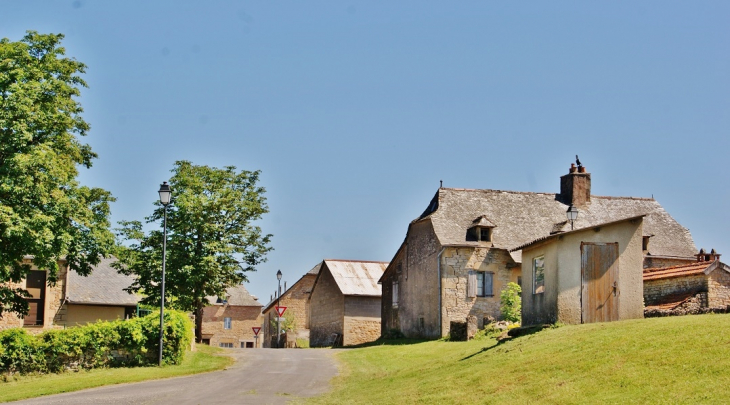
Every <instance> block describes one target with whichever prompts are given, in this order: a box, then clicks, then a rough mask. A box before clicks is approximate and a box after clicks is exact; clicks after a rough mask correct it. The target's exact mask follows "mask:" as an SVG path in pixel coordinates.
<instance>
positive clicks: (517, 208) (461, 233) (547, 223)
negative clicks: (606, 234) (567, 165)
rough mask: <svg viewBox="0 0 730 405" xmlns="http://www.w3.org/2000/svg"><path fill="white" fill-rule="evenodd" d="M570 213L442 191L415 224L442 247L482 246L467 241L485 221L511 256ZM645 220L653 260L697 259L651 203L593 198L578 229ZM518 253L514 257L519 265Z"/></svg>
mask: <svg viewBox="0 0 730 405" xmlns="http://www.w3.org/2000/svg"><path fill="white" fill-rule="evenodd" d="M567 209H568V206H567V205H565V204H563V203H561V202H560V201H558V199H557V195H556V194H554V193H532V192H516V191H501V190H474V189H457V188H440V189H439V190H438V192H437V193H436V195H435V196H434V199H433V200H432V201H431V203H430V204H429V207H428V209H427V210H426V211H425V212H424V213H423V214H422V215H421V217H419V218H418V219H416V220H415V221H414V222H417V221H421V220H425V219H430V220H431V221H432V223H433V227H434V231H435V232H436V235H437V237H438V240H439V242H440V243H441V245H442V246H449V245H452V246H455V245H456V246H470V245H474V246H478V245H479V243H478V242H469V241H467V240H466V238H465V235H466V233H467V230H468V229H469V228H470V227H472V226H473V224H472V222H473V221H474V219H475V218H478V217H480V216H482V215H483V216H485V217H487V218H489V220H490V222H492V223H493V224H494V225H495V227H494V229H493V234H492V241H493V244H494V246H495V247H497V248H503V249H507V250H512V249H514V248H516V247H518V246H520V245H523V244H525V243H528V242H531V241H534V240H536V239H539V238H541V237H544V236H547V235H550V233H551V232H554V231H555V228H556V226H555V225H556V224H557V223H560V222H563V221H565V220H566V218H565V211H566V210H567ZM644 214H645V215H646V217H645V218H644V228H643V229H644V234H645V235H654V236H653V237H652V240H651V243H650V246H649V249H650V253H651V254H652V255H675V256H693V255H694V254H695V253H696V251H697V249H696V248H695V245H694V242H693V241H692V236H691V235H690V233H689V231H688V230H687V229H686V228H684V227H683V226H681V225H680V224H679V223H677V221H675V220H674V218H672V217H671V216H670V215H669V214H668V213H667V212H666V211H665V210H664V208H662V206H661V205H659V203H658V202H656V200H654V199H651V198H634V197H601V196H591V202H590V203H588V205H587V206H586V207H583V208H579V214H578V219H576V220H575V222H574V226H575V229H579V228H588V227H591V226H596V225H599V224H603V223H609V222H614V221H617V220H621V219H624V218H629V217H635V216H640V215H644ZM516 253H517V255H516V257H515V255H514V254H513V257H515V260H517V261H520V260H521V257H520V255H519V252H516Z"/></svg>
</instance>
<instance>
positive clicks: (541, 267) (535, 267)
mask: <svg viewBox="0 0 730 405" xmlns="http://www.w3.org/2000/svg"><path fill="white" fill-rule="evenodd" d="M532 286H533V288H532V293H533V294H542V293H544V292H545V256H540V257H536V258H534V259H532Z"/></svg>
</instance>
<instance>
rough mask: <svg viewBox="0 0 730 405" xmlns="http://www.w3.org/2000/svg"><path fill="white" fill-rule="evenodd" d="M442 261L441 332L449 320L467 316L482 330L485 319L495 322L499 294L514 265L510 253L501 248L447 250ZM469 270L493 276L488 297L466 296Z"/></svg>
mask: <svg viewBox="0 0 730 405" xmlns="http://www.w3.org/2000/svg"><path fill="white" fill-rule="evenodd" d="M442 260H443V272H442V275H441V277H442V279H443V287H442V288H443V311H444V317H443V320H442V327H443V328H445V329H444V330H448V329H449V327H450V323H451V321H457V322H465V321H466V318H467V316H469V315H472V316H475V317H476V318H477V322H478V326H479V328H482V327H484V318H486V317H492V318H494V319H499V318H500V310H499V304H500V302H499V295H500V293H501V291H502V289H504V288H505V287H506V286H507V284H508V283H509V282H510V281H511V280H512V270H511V268H512V267H513V266H515V263H514V261H513V260H512V257H511V256H510V254H509V253H508V252H507V251H506V250H503V249H493V248H487V247H485V248H447V249H446V251H445V252H444V254H443V259H442ZM508 266H509V267H508ZM470 270H477V271H485V272H491V273H493V274H494V276H493V288H492V292H493V295H492V296H491V297H475V298H469V297H467V280H468V274H469V271H470Z"/></svg>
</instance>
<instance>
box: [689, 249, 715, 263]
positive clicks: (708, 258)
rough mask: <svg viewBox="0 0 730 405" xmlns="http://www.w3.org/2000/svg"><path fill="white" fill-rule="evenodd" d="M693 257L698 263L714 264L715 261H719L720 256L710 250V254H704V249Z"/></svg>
mask: <svg viewBox="0 0 730 405" xmlns="http://www.w3.org/2000/svg"><path fill="white" fill-rule="evenodd" d="M695 257H696V258H697V261H698V262H714V261H715V260H720V254H719V253H717V252H715V249H712V251H710V253H706V252H705V249H700V252H699V253H697V254H696V255H695Z"/></svg>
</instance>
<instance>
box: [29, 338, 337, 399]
mask: <svg viewBox="0 0 730 405" xmlns="http://www.w3.org/2000/svg"><path fill="white" fill-rule="evenodd" d="M230 354H231V355H232V356H233V357H234V358H236V363H235V364H234V365H232V366H231V367H229V368H228V369H227V370H223V371H216V372H213V373H207V374H200V375H194V376H187V377H178V378H171V379H166V380H156V381H147V382H141V383H134V384H122V385H112V386H106V387H100V388H92V389H88V390H84V391H77V392H71V393H67V394H59V395H52V396H46V397H40V398H35V399H30V400H25V401H19V402H14V403H16V404H74V405H76V404H181V405H183V404H191V405H192V404H228V405H230V404H284V403H286V402H288V401H291V400H293V399H296V398H301V397H310V396H314V395H318V394H322V393H324V392H326V391H327V390H329V381H330V380H331V379H332V377H334V376H335V375H337V366H336V364H335V359H334V351H333V350H327V349H281V350H276V349H256V350H251V349H248V350H246V349H243V350H241V349H234V350H230Z"/></svg>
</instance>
